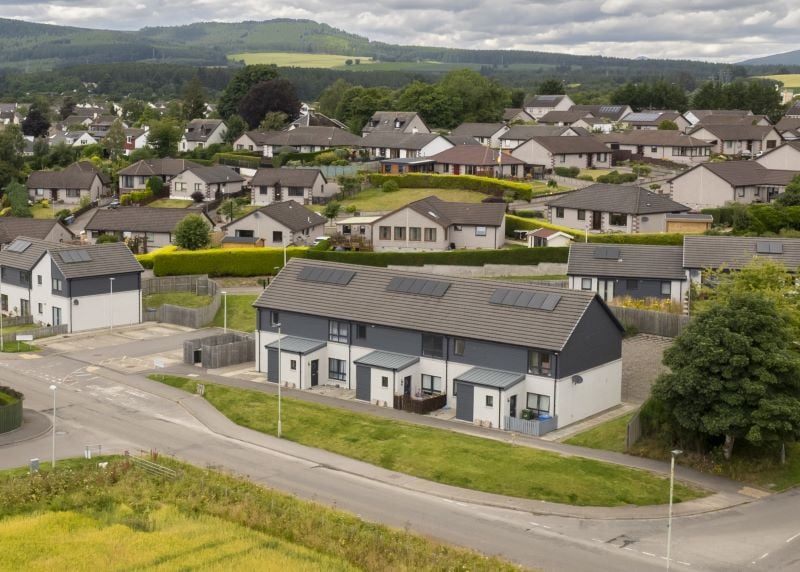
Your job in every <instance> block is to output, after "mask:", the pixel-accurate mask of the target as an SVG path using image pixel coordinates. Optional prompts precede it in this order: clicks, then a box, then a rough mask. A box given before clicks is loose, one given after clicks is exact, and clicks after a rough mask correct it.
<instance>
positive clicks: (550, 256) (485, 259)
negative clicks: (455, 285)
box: [306, 247, 569, 266]
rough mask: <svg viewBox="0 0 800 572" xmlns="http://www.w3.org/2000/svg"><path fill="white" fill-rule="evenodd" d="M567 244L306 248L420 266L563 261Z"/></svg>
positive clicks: (337, 257)
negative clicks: (441, 248)
mask: <svg viewBox="0 0 800 572" xmlns="http://www.w3.org/2000/svg"><path fill="white" fill-rule="evenodd" d="M568 254H569V248H567V247H552V248H514V249H507V250H448V251H443V252H352V251H350V252H348V251H336V250H329V251H326V252H320V251H315V250H309V251H308V253H307V255H306V258H308V259H312V260H327V261H330V262H347V263H349V264H363V265H365V266H388V265H390V264H391V265H398V266H422V265H423V264H453V265H459V266H483V265H484V264H539V263H542V262H559V263H566V262H567V256H568Z"/></svg>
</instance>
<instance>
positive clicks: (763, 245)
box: [756, 240, 783, 254]
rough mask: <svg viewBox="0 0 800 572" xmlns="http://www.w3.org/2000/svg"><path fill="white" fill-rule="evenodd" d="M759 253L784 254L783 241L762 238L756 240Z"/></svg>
mask: <svg viewBox="0 0 800 572" xmlns="http://www.w3.org/2000/svg"><path fill="white" fill-rule="evenodd" d="M756 252H757V253H758V254H783V243H781V242H775V241H774V240H760V241H758V242H756Z"/></svg>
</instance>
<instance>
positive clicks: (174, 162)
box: [119, 157, 200, 177]
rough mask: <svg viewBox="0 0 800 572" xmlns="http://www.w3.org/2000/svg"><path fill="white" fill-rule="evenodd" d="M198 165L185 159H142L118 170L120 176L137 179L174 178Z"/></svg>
mask: <svg viewBox="0 0 800 572" xmlns="http://www.w3.org/2000/svg"><path fill="white" fill-rule="evenodd" d="M199 166H200V165H199V163H195V162H193V161H189V160H187V159H171V158H169V157H167V158H165V159H142V160H141V161H136V162H135V163H134V164H133V165H128V166H127V167H125V168H124V169H120V170H119V174H120V175H135V176H139V177H153V176H156V177H161V176H167V177H174V176H175V175H177V174H178V173H182V172H183V171H185V170H186V169H190V168H194V167H199Z"/></svg>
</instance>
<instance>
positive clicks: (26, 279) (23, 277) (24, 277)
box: [19, 272, 31, 284]
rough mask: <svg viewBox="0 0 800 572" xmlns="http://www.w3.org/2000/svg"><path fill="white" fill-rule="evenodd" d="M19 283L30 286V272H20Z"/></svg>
mask: <svg viewBox="0 0 800 572" xmlns="http://www.w3.org/2000/svg"><path fill="white" fill-rule="evenodd" d="M19 281H20V282H21V283H22V284H30V283H31V274H30V272H20V273H19Z"/></svg>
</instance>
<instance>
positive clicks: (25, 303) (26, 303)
mask: <svg viewBox="0 0 800 572" xmlns="http://www.w3.org/2000/svg"><path fill="white" fill-rule="evenodd" d="M19 315H20V316H30V315H31V302H30V300H25V299H22V300H20V301H19Z"/></svg>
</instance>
